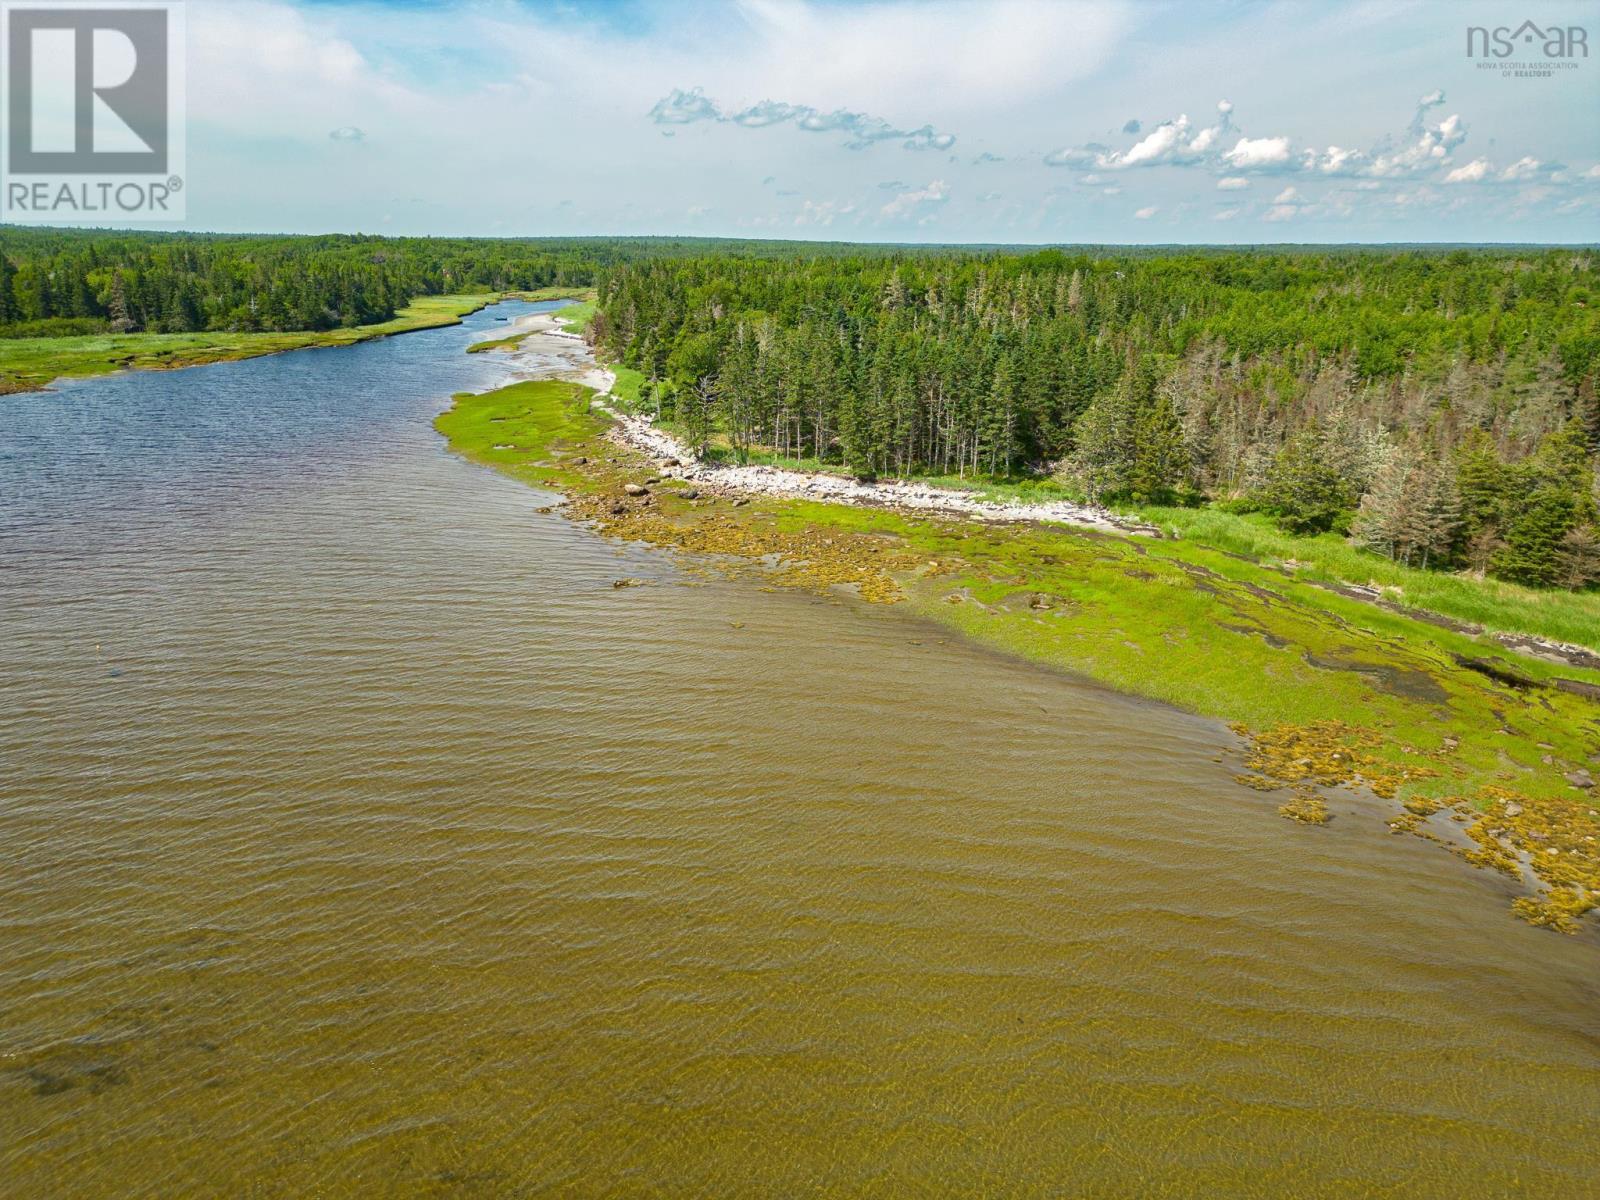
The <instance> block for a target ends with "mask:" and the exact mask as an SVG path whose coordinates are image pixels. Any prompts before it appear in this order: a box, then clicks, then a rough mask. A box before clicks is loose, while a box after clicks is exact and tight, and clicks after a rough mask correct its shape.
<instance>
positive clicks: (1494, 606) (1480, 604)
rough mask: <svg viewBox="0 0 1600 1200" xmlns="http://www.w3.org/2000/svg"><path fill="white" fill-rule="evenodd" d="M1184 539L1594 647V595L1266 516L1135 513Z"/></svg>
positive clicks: (1597, 631)
mask: <svg viewBox="0 0 1600 1200" xmlns="http://www.w3.org/2000/svg"><path fill="white" fill-rule="evenodd" d="M1138 515H1139V516H1140V517H1142V518H1143V519H1144V520H1147V521H1149V522H1150V523H1151V524H1153V525H1158V526H1160V527H1161V528H1163V529H1166V530H1169V531H1173V532H1176V533H1177V534H1178V535H1179V537H1180V538H1181V539H1182V540H1183V541H1184V542H1190V543H1198V544H1200V545H1203V546H1208V547H1213V548H1216V549H1220V550H1227V551H1230V552H1232V553H1234V554H1245V555H1249V556H1251V557H1253V558H1257V559H1260V560H1261V561H1262V562H1263V563H1267V564H1281V563H1293V564H1294V565H1293V567H1292V570H1293V573H1294V574H1295V575H1296V576H1297V577H1299V578H1304V579H1318V580H1322V581H1324V582H1328V583H1353V584H1359V585H1363V586H1366V585H1372V586H1376V587H1382V588H1392V589H1394V591H1393V592H1391V593H1390V597H1389V598H1390V599H1392V600H1394V601H1395V602H1397V603H1401V604H1406V605H1409V606H1411V607H1413V608H1421V609H1426V610H1427V611H1429V612H1436V613H1440V614H1442V615H1444V616H1447V617H1453V618H1455V619H1457V620H1460V621H1469V622H1472V623H1473V624H1477V625H1483V626H1485V627H1487V628H1489V629H1491V630H1501V631H1506V632H1513V633H1527V634H1532V635H1534V636H1536V637H1544V638H1553V639H1555V640H1556V641H1563V642H1574V643H1576V644H1578V645H1584V646H1591V647H1594V648H1596V649H1600V592H1592V591H1591V592H1569V591H1562V590H1558V589H1548V590H1545V589H1538V588H1529V587H1523V586H1522V585H1520V584H1516V583H1508V582H1506V581H1504V580H1498V579H1476V578H1472V577H1469V576H1466V575H1459V574H1452V573H1449V572H1445V571H1423V570H1419V569H1417V568H1415V567H1407V566H1403V565H1401V564H1399V563H1395V562H1391V561H1390V560H1389V559H1387V558H1384V557H1382V556H1381V555H1377V554H1373V553H1371V552H1370V551H1367V550H1362V549H1360V548H1358V547H1356V546H1352V545H1351V544H1350V543H1349V542H1348V541H1347V540H1345V539H1344V538H1342V537H1340V536H1338V535H1337V534H1331V533H1330V534H1322V535H1319V536H1317V537H1301V536H1297V535H1295V534H1291V533H1285V532H1284V531H1283V530H1282V529H1279V528H1278V526H1277V525H1276V524H1274V523H1273V522H1272V520H1271V519H1270V518H1268V517H1265V516H1262V515H1260V514H1257V513H1251V514H1237V513H1227V512H1221V511H1219V510H1217V509H1214V508H1155V507H1147V508H1142V509H1139V510H1138Z"/></svg>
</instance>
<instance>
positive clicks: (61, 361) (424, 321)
mask: <svg viewBox="0 0 1600 1200" xmlns="http://www.w3.org/2000/svg"><path fill="white" fill-rule="evenodd" d="M507 298H508V295H507V294H506V293H499V292H463V293H458V294H453V295H445V296H419V297H417V298H416V299H415V300H413V301H412V302H411V303H410V304H408V305H406V306H405V307H404V308H402V309H398V310H396V312H395V316H394V318H393V319H392V320H389V321H383V322H380V323H378V324H375V325H357V326H354V327H350V328H339V329H325V330H290V331H287V332H279V333H260V332H246V333H227V332H212V333H203V332H201V333H121V334H110V333H107V334H87V335H84V336H81V337H64V338H15V339H10V340H9V345H10V346H11V349H12V351H13V353H14V354H15V355H18V356H22V355H27V354H29V353H32V354H34V355H35V356H36V357H37V358H38V360H39V364H40V365H38V366H33V367H29V366H26V365H24V366H22V367H20V368H8V370H7V372H6V373H5V374H4V375H0V395H6V394H10V395H20V394H22V393H25V392H41V391H45V390H47V389H49V388H51V387H53V386H54V385H55V384H56V383H57V382H58V381H60V380H62V379H90V378H94V377H96V376H100V375H112V374H115V373H117V372H118V371H177V370H182V369H183V368H185V367H204V366H210V365H212V364H213V363H219V362H242V361H244V360H246V359H251V358H264V357H267V356H268V355H272V354H287V353H289V352H290V351H294V350H323V349H328V348H331V347H338V346H353V345H358V344H360V343H362V342H371V341H379V340H381V339H383V338H389V337H400V336H402V335H403V334H407V333H421V332H423V331H424V330H428V329H442V328H447V327H448V326H451V325H460V324H461V323H462V321H463V319H464V318H466V317H469V316H471V315H472V314H473V313H476V312H481V311H482V310H483V309H485V308H488V307H489V306H490V305H492V304H498V303H500V302H501V301H502V300H505V299H507ZM241 339H242V340H241ZM255 339H259V340H255ZM7 345H8V342H6V341H0V348H3V347H6V346H7Z"/></svg>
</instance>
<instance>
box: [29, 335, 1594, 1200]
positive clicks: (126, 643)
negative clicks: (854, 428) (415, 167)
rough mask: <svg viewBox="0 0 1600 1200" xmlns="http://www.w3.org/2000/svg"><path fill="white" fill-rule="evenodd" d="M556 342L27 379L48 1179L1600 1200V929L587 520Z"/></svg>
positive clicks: (1010, 676)
mask: <svg viewBox="0 0 1600 1200" xmlns="http://www.w3.org/2000/svg"><path fill="white" fill-rule="evenodd" d="M540 307H547V306H529V305H525V304H506V305H502V306H499V307H498V308H496V309H492V310H487V311H485V312H483V313H479V314H476V315H474V316H472V317H470V318H468V320H467V321H466V323H465V324H464V325H463V326H461V327H458V328H449V329H442V330H435V331H430V332H425V333H418V334H413V335H409V336H406V337H400V338H394V339H390V340H387V341H380V342H371V343H366V344H363V345H359V346H353V347H348V348H343V349H337V350H316V351H305V352H298V353H293V354H286V355H279V356H276V357H271V358H263V359H257V360H253V361H248V362H239V363H228V364H218V365H215V366H210V367H201V368H194V369H190V370H186V371H180V372H172V373H144V374H125V375H119V376H114V377H109V378H104V379H99V380H94V381H88V382H80V383H70V384H64V385H62V386H60V387H59V388H58V389H57V390H55V391H51V392H45V393H34V394H28V395H20V396H10V397H4V398H0V583H3V593H0V617H3V625H4V636H3V638H0V697H3V704H0V947H3V951H0V1194H4V1195H6V1196H19V1197H21V1196H29V1197H34V1196H45V1195H57V1196H74V1197H81V1196H90V1197H93V1196H108V1197H109V1196H117V1197H146V1196H148V1197H158V1196H159V1197H170V1196H178V1195H196V1196H200V1195H204V1196H239V1195H259V1196H278V1195H310V1194H316V1195H324V1196H344V1195H373V1194H378V1195H417V1194H423V1195H435V1194H437V1195H471V1196H478V1195H481V1196H503V1195H535V1194H550V1193H566V1194H574V1195H615V1196H624V1195H626V1196H644V1195H717V1196H734V1195H770V1196H801V1195H814V1194H834V1195H852V1196H853V1195H907V1194H919V1195H925V1194H947V1195H971V1194H978V1193H982V1194H989V1195H1041V1196H1043V1195H1056V1196H1059V1195H1128V1194H1139V1195H1144V1196H1166V1195H1172V1196H1179V1195H1219V1194H1226V1195H1260V1196H1280V1195H1290V1194H1292V1195H1296V1196H1320V1195H1329V1196H1334V1195H1376V1196H1384V1195H1393V1196H1406V1197H1431V1196H1439V1197H1459V1196H1462V1195H1467V1194H1472V1195H1476V1196H1491V1195H1512V1194H1522V1193H1523V1192H1527V1193H1530V1194H1531V1193H1533V1192H1539V1193H1548V1194H1554V1195H1561V1196H1574V1197H1575V1196H1579V1195H1593V1194H1596V1193H1597V1192H1600V1163H1597V1160H1596V1158H1595V1155H1594V1147H1595V1145H1597V1144H1600V943H1597V940H1596V939H1595V938H1593V937H1579V938H1570V937H1561V936H1558V935H1555V934H1551V933H1548V932H1544V931H1540V930H1536V929H1533V928H1531V927H1528V926H1526V925H1524V924H1522V923H1520V922H1518V921H1515V920H1514V919H1512V918H1511V917H1510V916H1509V915H1508V913H1507V911H1506V891H1505V886H1504V885H1503V884H1502V883H1501V882H1500V881H1499V880H1498V879H1497V878H1496V877H1493V876H1491V875H1488V874H1486V873H1482V872H1472V871H1469V870H1466V869H1464V868H1463V867H1462V866H1461V864H1460V863H1458V862H1457V861H1456V860H1454V859H1453V858H1451V857H1450V856H1449V855H1447V854H1444V853H1442V852H1439V851H1438V850H1437V849H1435V848H1433V847H1429V846H1426V845H1424V844H1421V843H1419V842H1418V841H1417V840H1416V839H1414V838H1408V837H1393V836H1390V835H1388V834H1387V833H1386V832H1385V830H1384V827H1383V824H1382V822H1381V821H1380V820H1378V819H1376V818H1375V817H1373V816H1372V814H1371V813H1370V812H1367V811H1360V812H1358V809H1360V808H1361V806H1362V804H1363V802H1362V801H1361V800H1359V799H1358V798H1354V797H1352V798H1351V799H1350V800H1349V801H1348V802H1343V803H1340V804H1336V805H1335V809H1334V811H1335V814H1336V818H1337V819H1336V820H1335V821H1334V822H1333V823H1332V824H1331V825H1329V826H1328V827H1326V828H1322V829H1316V828H1308V827H1304V826H1299V825H1296V824H1294V823H1292V822H1289V821H1285V820H1281V819H1279V818H1278V817H1277V816H1276V815H1275V813H1274V808H1275V805H1276V799H1275V798H1273V797H1270V796H1263V795H1262V794H1260V793H1257V792H1254V791H1251V790H1249V789H1247V788H1244V787H1241V786H1238V785H1237V784H1235V783H1234V782H1233V780H1232V768H1230V766H1229V765H1228V764H1227V763H1226V762H1221V761H1217V759H1218V756H1219V754H1220V753H1221V751H1222V750H1223V749H1224V748H1225V747H1226V746H1227V745H1228V744H1229V735H1228V734H1227V733H1226V731H1224V730H1223V729H1221V728H1220V727H1219V726H1217V725H1216V724H1214V723H1212V722H1209V721H1204V720H1200V719H1198V718H1195V717H1191V716H1188V715H1185V714H1183V713H1179V712H1175V711H1172V710H1169V709H1165V708H1162V707H1159V706H1156V705H1153V704H1148V703H1144V702H1139V701H1135V700H1131V699H1127V698H1124V697H1122V696H1119V695H1116V694H1114V693H1111V692H1108V691H1106V690H1105V689H1103V688H1100V687H1097V686H1094V685H1092V684H1087V683H1085V682H1082V681H1080V680H1076V679H1072V678H1068V677H1064V676H1061V675H1059V674H1055V673H1052V672H1049V671H1046V670H1043V669H1040V668H1036V667H1033V666H1030V665H1027V664H1024V663H1020V662H1016V661H1012V660H1010V659H1008V658H1006V657H1003V656H1001V655H998V654H994V653H990V652H988V651H985V650H982V649H979V648H977V647H974V646H971V645H966V644H962V643H961V642H959V641H956V640H952V639H950V638H948V637H947V636H946V635H945V634H944V633H942V632H940V631H939V630H938V629H936V628H933V627H931V626H927V625H924V624H922V623H921V622H919V621H917V620H916V619H915V618H912V617H910V616H908V615H906V614H904V613H903V612H901V611H899V610H897V609H895V608H892V607H883V606H868V605H862V604H859V603H856V602H853V601H851V600H849V599H841V600H839V601H838V602H829V601H826V600H820V599H818V598H816V597H813V596H808V595H803V594H798V593H789V592H764V591H761V590H759V589H758V588H756V587H755V586H752V585H751V584H750V583H749V582H743V581H738V580H724V579H720V578H717V579H706V578H702V577H701V576H700V574H699V573H696V572H693V571H686V570H684V569H683V568H682V566H680V565H679V564H677V563H676V562H675V561H674V560H673V559H672V558H671V557H670V556H666V555H663V554H661V553H659V552H655V551H649V550H644V549H641V548H631V547H622V546H618V545H616V544H614V543H610V542H606V541H604V540H601V539H600V538H598V537H596V536H595V535H593V534H592V533H590V532H589V531H588V530H587V529H585V528H583V527H582V526H579V525H576V524H574V523H572V522H569V521H567V520H566V519H564V518H563V517H561V516H560V515H559V514H558V513H552V512H547V511H541V509H543V508H545V506H547V505H549V504H550V503H551V497H549V496H547V495H541V494H539V493H536V492H533V491H529V490H527V489H525V488H522V487H521V486H519V485H517V484H514V483H512V482H510V481H508V480H506V479H504V478H502V477H500V476H497V475H495V474H493V473H491V472H489V471H487V470H483V469H480V468H477V467H474V466H471V465H469V464H467V463H465V462H463V461H460V460H459V459H457V458H454V457H452V456H451V455H450V454H449V453H448V452H447V451H446V450H445V448H444V445H443V442H442V440H441V439H440V438H439V436H438V435H437V434H436V433H435V432H434V431H433V429H432V428H431V424H430V422H431V419H432V417H433V416H434V415H435V414H436V413H437V412H438V411H439V409H440V408H441V407H442V406H443V405H444V404H446V403H448V398H449V395H450V394H451V393H452V392H456V391H462V390H481V389H484V388H487V387H492V386H495V385H497V384H498V383H501V382H504V381H507V380H509V379H510V378H511V377H512V376H513V374H514V373H515V372H516V371H517V369H518V364H517V362H516V360H513V359H510V358H507V357H506V356H504V355H500V354H479V355H470V356H469V355H467V354H464V353H463V350H464V349H465V347H466V346H467V345H468V344H469V342H471V341H473V340H481V339H482V338H484V337H486V336H491V335H493V334H494V333H496V332H499V331H503V329H504V326H503V324H501V323H499V322H497V321H496V320H495V319H494V318H495V316H497V315H512V316H516V315H519V314H523V313H527V312H530V311H533V310H534V309H536V308H540ZM624 577H631V578H634V579H638V580H641V581H642V582H643V584H644V586H636V587H628V588H622V589H618V588H614V587H613V586H612V585H613V583H614V581H616V580H618V579H620V578H624Z"/></svg>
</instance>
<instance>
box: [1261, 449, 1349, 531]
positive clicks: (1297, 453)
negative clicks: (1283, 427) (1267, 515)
mask: <svg viewBox="0 0 1600 1200" xmlns="http://www.w3.org/2000/svg"><path fill="white" fill-rule="evenodd" d="M1262 499H1263V501H1264V502H1265V504H1266V507H1267V508H1268V509H1269V510H1271V511H1272V513H1273V514H1274V515H1275V516H1276V517H1277V519H1278V523H1279V524H1280V525H1282V526H1283V527H1284V528H1285V529H1287V530H1289V531H1290V532H1291V533H1326V532H1327V531H1328V530H1330V529H1332V528H1333V527H1334V526H1335V525H1336V524H1337V523H1338V521H1339V519H1340V518H1341V517H1342V516H1343V514H1344V512H1345V511H1346V510H1347V509H1348V508H1349V507H1350V503H1351V496H1350V494H1349V491H1348V490H1347V488H1346V486H1345V481H1344V478H1343V476H1341V475H1340V474H1339V471H1338V469H1337V468H1336V467H1335V466H1334V465H1333V463H1332V462H1330V461H1329V459H1328V455H1327V452H1326V448H1325V446H1324V444H1323V438H1322V431H1321V429H1320V428H1319V427H1318V426H1316V425H1315V424H1313V425H1310V426H1307V427H1306V428H1305V429H1303V430H1301V432H1300V433H1298V434H1296V435H1295V436H1294V437H1293V438H1291V439H1290V440H1289V441H1288V442H1287V443H1286V444H1285V445H1284V447H1283V449H1282V450H1280V451H1279V452H1278V455H1277V457H1276V458H1275V459H1274V460H1273V464H1272V469H1271V471H1270V473H1269V474H1268V476H1267V485H1266V488H1265V492H1264V495H1263V497H1262Z"/></svg>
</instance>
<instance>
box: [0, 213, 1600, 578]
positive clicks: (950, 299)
mask: <svg viewBox="0 0 1600 1200" xmlns="http://www.w3.org/2000/svg"><path fill="white" fill-rule="evenodd" d="M1597 269H1600V255H1597V254H1596V252H1595V251H1593V250H1587V249H1576V250H1573V249H1539V248H1535V247H1523V248H1502V249H1469V248H1454V249H1427V248H1397V249H1386V248H1377V247H1341V248H1327V249H1318V248H1307V247H1265V248H1255V249H1239V250H1232V249H1226V248H1204V249H1193V250H1191V249H1184V248H1175V247H1151V248H1142V249H1116V248H1104V249H1089V248H1085V249H1078V250H1070V251H1069V250H1045V251H1038V252H1031V253H1029V252H1021V251H1018V250H1015V249H1007V248H1005V247H978V248H974V247H966V248H960V247H936V246H927V247H920V246H899V247H896V246H878V247H862V246H852V245H849V244H844V243H783V242H745V241H734V240H712V239H693V238H573V239H503V240H497V239H449V238H440V239H433V238H426V239H424V238H378V237H365V236H326V237H238V236H224V235H184V234H136V233H123V232H115V233H105V232H96V231H85V230H20V229H14V228H13V229H6V230H3V231H0V337H5V336H10V337H17V336H27V335H34V334H51V333H61V334H70V333H94V332H104V331H107V330H111V331H141V330H146V331H151V332H181V331H190V330H196V331H204V330H214V331H240V330H264V331H287V330H302V329H328V328H333V327H337V326H354V325H361V324H367V323H371V322H374V321H382V320H387V319H389V318H390V317H391V316H393V314H394V311H395V309H396V308H398V307H401V306H403V305H404V304H406V303H407V302H408V301H409V300H410V299H411V298H413V297H415V296H419V295H435V294H441V293H448V292H480V291H481V292H488V291H523V290H532V289H537V288H542V287H551V286H567V287H571V286H589V285H591V284H592V285H596V286H597V287H598V289H599V293H600V310H599V312H598V314H597V315H596V317H595V320H594V324H593V326H592V332H593V337H594V338H595V340H596V341H597V342H599V343H600V344H601V346H602V347H603V348H604V349H605V350H606V351H607V352H609V353H610V354H611V355H612V356H614V357H615V358H617V359H618V360H620V361H622V362H623V363H625V364H626V365H628V366H630V367H633V368H635V369H637V370H638V371H639V372H641V373H642V374H643V375H644V376H645V377H646V379H647V380H648V382H647V384H646V385H645V388H644V395H645V397H646V400H647V402H648V403H651V404H653V405H654V406H656V407H658V408H659V409H660V410H661V411H662V412H663V413H664V414H665V415H667V416H668V417H670V418H672V419H674V420H676V421H677V422H678V423H679V424H680V425H681V426H683V427H685V428H686V429H687V430H688V431H689V432H690V433H691V435H692V436H694V437H696V438H698V439H702V440H710V439H712V438H713V437H721V438H725V439H726V440H727V442H728V443H729V445H730V446H731V447H732V450H733V452H734V453H736V454H748V453H751V452H753V451H757V450H760V451H768V452H776V453H778V454H780V455H786V456H793V457H797V458H813V459H820V460H822V461H824V462H829V463H834V464H838V465H840V466H842V467H844V468H846V469H849V470H852V471H855V472H858V473H861V474H868V475H881V474H898V475H907V474H932V475H946V474H948V475H957V476H967V477H971V476H980V477H1002V478H1026V477H1030V476H1034V477H1037V476H1039V475H1041V474H1049V475H1052V476H1053V477H1054V478H1056V479H1057V480H1059V481H1061V482H1063V483H1065V484H1066V485H1067V486H1069V487H1071V488H1073V489H1074V490H1076V491H1079V492H1081V493H1083V494H1085V495H1087V496H1089V497H1091V498H1094V499H1098V500H1101V501H1106V502H1133V503H1200V502H1215V503H1221V504H1226V505H1230V506H1233V507H1236V508H1245V509H1250V508H1254V509H1258V510H1263V511H1267V512H1270V513H1272V514H1273V515H1275V516H1276V517H1277V518H1278V520H1280V521H1281V522H1282V523H1283V524H1284V525H1285V526H1286V527H1288V528H1291V529H1294V530H1297V531H1301V532H1313V533H1314V532H1321V531H1326V530H1336V531H1339V532H1342V533H1349V534H1351V535H1352V536H1354V537H1355V538H1357V539H1358V540H1360V541H1361V542H1363V543H1364V544H1366V545H1368V546H1370V547H1372V548H1373V549H1375V550H1377V551H1379V552H1381V553H1384V554H1387V555H1390V556H1391V557H1394V558H1396V559H1399V560H1401V561H1405V562H1410V563H1414V564H1416V565H1419V566H1430V567H1433V566H1437V567H1450V568H1463V567H1464V568H1469V569H1473V570H1478V571H1484V572H1488V573H1492V574H1496V575H1500V576H1503V577H1506V578H1511V579H1517V580H1522V581H1525V582H1530V583H1538V584H1548V585H1562V586H1568V587H1584V586H1590V585H1593V584H1595V583H1596V582H1600V533H1597V532H1596V524H1597V515H1596V514H1597V502H1600V495H1597V492H1596V487H1597V483H1596V469H1595V468H1596V449H1597V447H1600V407H1597V401H1596V371H1597V366H1600V313H1597V310H1596V307H1595V305H1596V303H1597V300H1600V287H1597V283H1600V280H1597V274H1596V272H1597ZM3 354H4V343H3V341H0V356H3Z"/></svg>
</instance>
